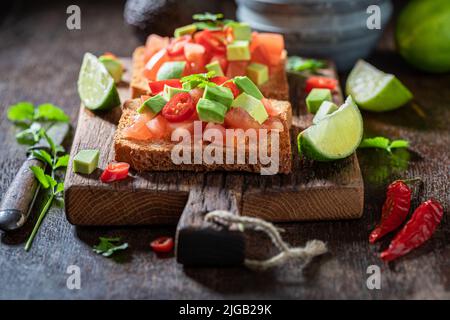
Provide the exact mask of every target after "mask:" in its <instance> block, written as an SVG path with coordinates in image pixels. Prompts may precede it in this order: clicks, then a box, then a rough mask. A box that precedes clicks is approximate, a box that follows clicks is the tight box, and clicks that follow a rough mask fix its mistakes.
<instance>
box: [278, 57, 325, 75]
mask: <svg viewBox="0 0 450 320" xmlns="http://www.w3.org/2000/svg"><path fill="white" fill-rule="evenodd" d="M325 66H326V64H325V62H324V61H322V60H316V59H305V58H301V57H297V56H291V57H288V61H287V63H286V71H290V72H301V71H306V70H309V71H311V72H313V73H314V72H316V71H317V69H321V68H324V67H325Z"/></svg>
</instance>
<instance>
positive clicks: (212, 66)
mask: <svg viewBox="0 0 450 320" xmlns="http://www.w3.org/2000/svg"><path fill="white" fill-rule="evenodd" d="M206 70H208V71H214V72H215V73H214V76H220V77H223V71H222V68H221V67H220V63H219V61H217V60H214V61H213V62H211V63H209V64H207V65H206Z"/></svg>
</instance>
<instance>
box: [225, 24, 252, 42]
mask: <svg viewBox="0 0 450 320" xmlns="http://www.w3.org/2000/svg"><path fill="white" fill-rule="evenodd" d="M228 26H230V27H231V29H232V30H233V35H234V39H235V40H247V41H250V40H251V38H252V29H251V28H250V25H249V24H248V23H245V22H232V23H230V24H228Z"/></svg>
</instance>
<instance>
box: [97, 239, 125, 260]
mask: <svg viewBox="0 0 450 320" xmlns="http://www.w3.org/2000/svg"><path fill="white" fill-rule="evenodd" d="M99 240H100V242H99V243H98V244H97V245H96V246H94V247H93V250H94V252H95V253H97V254H101V255H102V256H104V257H110V256H111V255H112V254H114V252H116V251H118V250H125V249H126V248H128V243H126V242H125V243H123V244H119V242H120V238H119V237H115V238H105V237H99Z"/></svg>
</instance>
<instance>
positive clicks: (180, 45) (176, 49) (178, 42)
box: [167, 35, 192, 56]
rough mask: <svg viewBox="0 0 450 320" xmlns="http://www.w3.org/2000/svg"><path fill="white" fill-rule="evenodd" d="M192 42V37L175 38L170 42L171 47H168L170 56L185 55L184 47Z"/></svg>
mask: <svg viewBox="0 0 450 320" xmlns="http://www.w3.org/2000/svg"><path fill="white" fill-rule="evenodd" d="M191 41H192V37H191V36H190V35H185V36H181V37H178V38H175V39H173V40H172V41H171V42H170V44H169V46H168V47H167V53H168V54H169V56H177V55H180V54H183V52H184V45H185V44H186V43H188V42H191Z"/></svg>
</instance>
